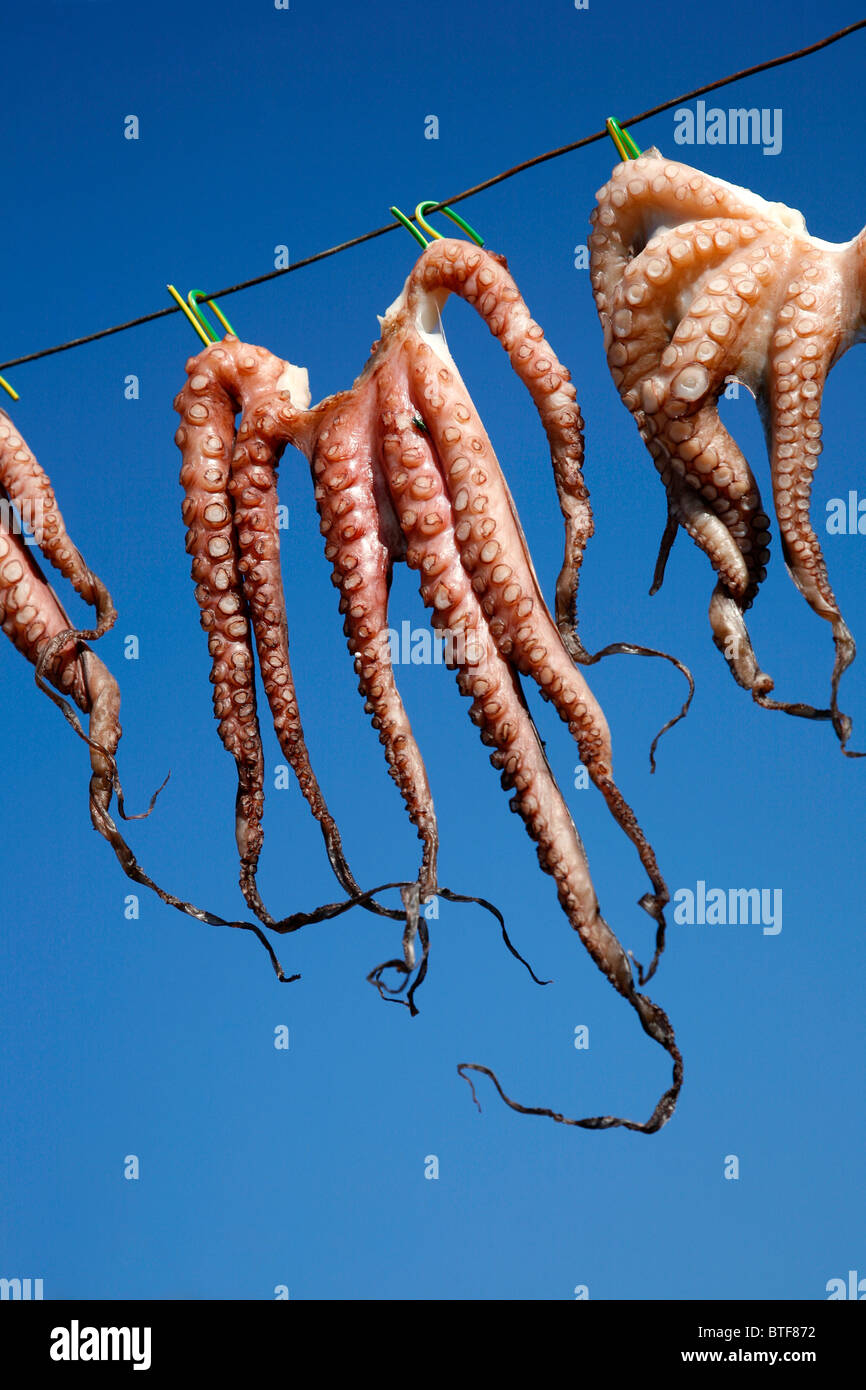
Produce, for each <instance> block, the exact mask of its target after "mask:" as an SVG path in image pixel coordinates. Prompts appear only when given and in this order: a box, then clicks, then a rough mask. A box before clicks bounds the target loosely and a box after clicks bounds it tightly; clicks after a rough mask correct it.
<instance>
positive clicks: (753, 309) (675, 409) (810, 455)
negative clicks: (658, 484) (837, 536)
mask: <svg viewBox="0 0 866 1390" xmlns="http://www.w3.org/2000/svg"><path fill="white" fill-rule="evenodd" d="M591 220H592V222H593V225H594V230H593V232H592V234H591V236H590V239H589V245H590V253H591V255H590V272H591V279H592V285H593V291H594V294H595V301H596V307H597V309H598V313H599V318H600V320H601V323H602V328H603V330H604V342H605V348H606V349H607V351H608V362H609V364H610V366H611V371H612V372H613V373H614V382H615V385H616V387H617V390H618V391H619V393H620V395H621V396H622V399H623V401H624V403H625V404H626V406H627V407H628V409H629V410H630V411H631V413H632V415H633V416H634V418H635V422H636V424H637V426H638V429H639V431H640V433H641V436H642V438H643V439H644V442H645V443H646V444H647V446H648V448H649V450H650V453H651V454H652V457H653V460H654V462H655V465H656V467H657V469H658V470H659V472H660V474H661V476H662V480H663V482H664V484H665V488H666V491H667V496H668V519H667V525H666V528H665V533H664V537H663V541H662V547H661V550H660V554H659V561H658V563H657V565H656V572H655V579H654V583H653V589H652V592H655V591H656V590H657V589H658V588H659V586H660V584H661V581H662V578H663V575H664V566H665V561H666V559H667V555H668V553H669V551H670V548H671V545H672V544H673V539H674V536H675V535H676V531H677V529H678V528H679V527H682V528H683V529H684V530H686V531H687V532H688V533H689V534H690V535H691V537H692V539H693V540H694V541H695V542H696V544H697V545H699V546H700V547H701V548H702V549H703V550H704V551H705V552H706V553H707V555H708V557H709V559H710V561H711V563H712V565H713V568H714V569H715V571H716V575H717V581H718V582H717V585H716V589H715V591H714V594H713V597H712V600H711V603H710V622H711V626H712V630H713V640H714V642H715V644H716V646H717V647H718V648H719V650H720V651H722V652H723V654H724V656H725V659H726V660H727V662H728V665H729V667H730V670H731V672H732V674H733V676H734V678H735V680H736V681H737V682H738V683H739V684H740V685H741V686H743V687H744V688H745V689H747V690H748V691H750V693H751V695H752V697H753V699H754V700H755V701H756V703H758V704H760V705H762V706H763V707H765V708H768V709H774V710H781V711H783V712H785V713H787V714H791V715H797V716H800V717H803V718H808V719H822V720H829V721H831V722H832V725H833V728H834V731H835V733H836V736H837V738H838V740H839V743H840V746H841V749H842V751H843V752H844V753H845V754H846V756H848V757H859V756H861V755H860V754H857V753H853V752H852V751H850V750H849V749H848V748H847V746H846V745H847V742H848V738H849V736H850V732H851V720H850V718H849V716H848V715H846V714H844V713H842V711H840V709H839V706H838V689H839V682H840V680H841V677H842V675H843V674H844V672H845V671H846V669H847V668H848V666H850V664H851V662H852V661H853V659H854V655H855V647H854V641H853V638H852V636H851V633H850V632H849V630H848V627H847V626H846V624H845V622H844V620H843V618H842V615H841V612H840V610H839V606H838V604H837V601H836V598H835V596H834V594H833V590H832V588H831V587H830V583H829V579H828V576H827V570H826V565H825V562H824V557H823V555H822V552H821V547H820V544H819V542H818V538H817V536H816V535H815V532H814V530H813V528H812V526H811V523H810V520H809V500H810V493H811V485H812V478H813V475H814V472H815V469H816V466H817V461H818V456H819V454H820V451H821V439H820V436H821V425H820V407H821V395H822V391H823V388H824V382H825V381H826V378H827V375H828V373H829V371H830V369H831V367H832V366H833V365H834V364H835V363H836V362H837V361H838V360H839V358H840V357H841V356H842V354H843V353H844V352H846V351H847V349H848V348H849V347H851V346H852V345H853V344H854V343H855V342H861V341H863V339H864V338H866V230H864V231H862V232H861V233H860V234H859V236H857V237H856V238H854V239H853V240H852V241H850V242H847V243H845V244H841V245H834V244H832V243H829V242H825V241H821V240H819V239H817V238H815V237H813V236H810V234H809V232H808V231H807V228H806V224H805V221H804V219H803V217H802V214H801V213H799V212H797V211H796V210H794V209H792V208H788V207H786V206H785V205H784V204H782V203H768V202H766V201H765V200H764V199H762V198H760V197H758V196H757V195H756V194H754V193H750V192H749V191H748V190H747V189H742V188H735V187H733V186H732V185H730V184H728V183H726V182H725V181H724V180H721V179H716V178H714V177H713V176H712V175H709V174H702V173H700V172H699V171H697V170H694V169H690V168H689V167H688V166H686V165H683V164H677V163H675V162H673V161H665V160H664V159H663V157H662V156H661V154H660V153H659V151H658V150H655V149H652V150H648V151H646V152H645V154H644V155H642V156H641V158H640V159H639V160H636V161H633V162H632V161H627V162H624V163H622V164H620V165H618V166H617V168H616V169H615V170H614V172H613V174H612V176H611V179H610V181H609V182H608V183H607V184H606V185H605V186H604V188H602V189H601V190H600V192H599V194H598V198H597V206H596V208H595V209H594V211H593V213H592V218H591ZM662 265H663V266H665V267H667V268H669V269H670V274H668V273H667V271H666V273H665V274H664V275H662V274H661V273H660V271H659V270H658V267H659V266H662ZM730 379H736V380H737V381H740V382H742V383H743V385H745V386H746V387H747V389H748V390H749V391H750V392H751V394H752V395H753V396H754V397H755V399H756V400H757V403H758V407H759V410H760V412H761V415H762V418H763V422H764V428H765V433H766V437H767V447H768V453H769V458H770V473H771V478H772V485H773V498H774V505H775V512H776V517H777V520H778V523H779V529H780V532H781V538H782V551H783V556H784V559H785V562H786V564H787V567H788V570H789V573H790V574H791V577H792V579H793V580H794V583H795V584H796V585H797V588H798V589H799V590H800V592H801V593H802V594H803V596H804V598H805V599H806V601H807V603H808V604H809V605H810V607H811V608H812V610H813V612H815V613H816V614H817V615H818V616H819V617H821V618H824V619H825V621H827V622H829V623H830V625H831V628H832V632H833V640H834V645H835V660H834V665H833V671H832V676H831V683H830V704H829V708H827V709H817V708H814V707H813V706H811V705H808V704H804V703H802V702H789V701H780V700H775V699H772V698H771V697H770V693H769V692H770V691H771V690H772V689H773V681H772V679H771V678H770V677H769V676H768V675H767V673H766V672H764V671H762V670H761V668H760V665H759V663H758V661H757V658H756V656H755V653H754V650H753V648H752V644H751V640H750V638H749V635H748V631H747V629H746V625H745V621H744V617H743V615H744V614H745V612H746V611H747V610H748V608H749V607H750V605H751V604H752V602H753V601H754V599H755V597H756V595H757V592H758V588H759V586H760V584H761V581H762V580H763V578H764V576H765V573H766V564H767V561H768V559H769V549H768V547H769V530H768V526H769V522H768V519H767V517H766V515H765V514H764V511H763V507H762V505H761V499H760V494H759V492H758V488H757V484H756V482H755V480H754V477H753V476H752V473H751V470H750V469H749V466H748V464H747V462H746V460H745V459H744V458H743V456H742V454H741V453H740V451H739V450H738V448H737V446H736V444H735V443H734V441H733V439H732V438H731V436H730V435H729V433H728V432H727V430H725V429H724V427H723V426H722V424H721V422H720V420H719V417H718V401H719V398H720V396H721V395H722V393H723V391H724V389H725V385H726V382H727V381H728V380H730Z"/></svg>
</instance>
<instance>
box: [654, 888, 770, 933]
mask: <svg viewBox="0 0 866 1390" xmlns="http://www.w3.org/2000/svg"><path fill="white" fill-rule="evenodd" d="M673 917H674V921H675V922H677V923H678V924H679V925H680V926H688V927H693V926H698V927H717V926H718V927H725V926H730V927H736V926H762V927H763V929H764V936H778V935H779V932H780V931H781V930H782V890H781V888H708V887H707V885H706V883H705V881H704V880H703V879H702V878H699V879H698V882H697V884H696V886H695V889H694V891H693V890H692V889H691V888H678V889H677V890H676V892H675V893H674V895H673Z"/></svg>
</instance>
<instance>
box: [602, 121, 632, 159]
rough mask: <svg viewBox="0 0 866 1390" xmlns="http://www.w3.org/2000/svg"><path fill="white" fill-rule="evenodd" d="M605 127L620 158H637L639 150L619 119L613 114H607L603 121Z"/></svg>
mask: <svg viewBox="0 0 866 1390" xmlns="http://www.w3.org/2000/svg"><path fill="white" fill-rule="evenodd" d="M605 129H606V130H607V133H608V135H609V136H610V138H611V140H612V141H613V143H614V144H615V145H616V148H617V153H618V154H619V157H620V159H623V160H625V159H638V158H639V157H640V154H641V151H640V149H639V148H638V146H637V145H636V144H635V142H634V140H632V138H631V136H630V135H629V133H628V131H627V130H626V129H625V128H624V127H623V126H621V125H620V123H619V121H618V120H616V119H615V118H614V117H613V116H608V118H607V120H606V121H605Z"/></svg>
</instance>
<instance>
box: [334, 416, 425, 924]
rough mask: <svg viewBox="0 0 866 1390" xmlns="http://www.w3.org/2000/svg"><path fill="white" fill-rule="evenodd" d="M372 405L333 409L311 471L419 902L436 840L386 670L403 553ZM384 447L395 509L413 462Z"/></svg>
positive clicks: (413, 746) (415, 756) (413, 749)
mask: <svg viewBox="0 0 866 1390" xmlns="http://www.w3.org/2000/svg"><path fill="white" fill-rule="evenodd" d="M375 403H376V393H375V389H374V388H372V389H369V390H368V392H367V393H365V395H364V396H362V397H361V400H360V403H359V404H358V405H357V406H355V407H353V408H352V409H351V410H350V409H349V408H348V407H347V406H342V407H341V406H337V407H336V408H335V410H334V412H333V413H332V414H330V415H329V418H328V422H327V425H326V427H325V428H324V429H323V430H322V431H321V433H320V434H319V435H318V439H317V442H316V446H315V450H314V452H313V455H312V464H311V467H312V473H313V478H314V481H315V495H316V505H317V506H318V509H319V515H320V517H321V529H322V533H323V535H324V537H325V555H326V557H327V558H328V559H329V560H330V561H331V562H332V565H333V576H332V577H333V582H334V584H335V586H336V587H337V588H338V589H339V590H340V611H341V612H342V613H343V615H344V629H343V630H344V632H345V634H346V638H347V643H348V648H349V651H350V653H351V654H352V656H353V657H354V658H355V670H356V672H357V675H358V690H359V692H360V693H361V695H362V696H363V697H364V700H365V706H364V707H365V709H366V710H367V712H368V714H370V716H371V719H372V723H373V727H374V729H376V730H377V731H378V734H379V742H380V743H381V744H382V746H383V748H384V750H385V759H386V761H387V763H388V770H389V772H390V774H391V777H392V778H393V780H394V782H395V783H396V785H397V788H398V790H399V792H400V795H401V796H402V797H403V800H404V802H405V804H406V809H407V811H408V813H409V818H410V820H411V821H412V824H413V825H414V826H415V828H416V830H417V832H418V838H419V839H420V840H421V843H422V845H423V854H422V862H421V869H420V873H419V879H418V884H419V889H420V895H421V896H420V901H422V902H423V901H425V900H426V898H427V897H428V896H429V894H430V893H431V892H433V891H435V889H436V888H437V879H436V856H437V849H438V844H439V832H438V828H437V825H436V815H435V811H434V809H433V798H432V795H431V792H430V785H429V783H428V781H427V772H426V769H425V767H424V762H423V759H422V757H421V753H420V751H419V749H418V745H417V743H416V742H415V737H414V735H413V733H412V727H411V724H410V723H409V719H408V716H407V714H406V710H405V708H404V706H403V702H402V700H401V698H400V693H399V691H398V689H397V684H396V681H395V679H394V670H393V667H392V665H391V653H390V643H389V633H388V592H389V589H390V582H391V566H392V562H393V560H394V558H395V557H399V556H400V555H401V554H402V552H403V546H402V544H401V543H400V542H399V541H398V540H397V539H396V535H395V532H397V529H398V528H397V523H396V521H394V520H393V519H392V520H391V524H390V525H389V524H388V519H387V518H386V517H385V516H384V508H383V505H382V500H380V499H378V498H377V496H376V490H375V483H374V471H373V457H372V451H371V445H370V439H371V437H372V434H373V429H372V425H371V420H370V415H371V412H372V409H373V407H374V405H375ZM382 443H383V450H382V452H383V462H384V466H385V474H386V480H387V481H388V483H389V484H391V485H392V495H393V496H394V502H395V505H399V503H398V500H397V499H398V496H399V489H397V488H394V487H393V479H394V478H395V477H399V476H402V478H403V479H406V478H407V475H406V473H405V468H406V467H407V466H411V464H412V462H413V460H411V459H410V458H409V456H408V454H407V456H406V457H405V458H403V457H401V456H399V455H398V456H397V457H396V458H394V457H393V455H392V453H391V452H390V451H389V449H388V441H387V439H385V440H383V441H382ZM401 468H402V469H403V471H402V474H401ZM410 563H411V559H410Z"/></svg>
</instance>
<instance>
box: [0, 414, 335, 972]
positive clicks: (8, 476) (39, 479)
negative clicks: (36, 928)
mask: <svg viewBox="0 0 866 1390" xmlns="http://www.w3.org/2000/svg"><path fill="white" fill-rule="evenodd" d="M13 508H14V512H13V510H12V509H13ZM22 518H24V519H25V520H26V521H27V522H29V523H30V524H31V525H32V529H33V542H34V544H35V545H36V546H38V548H39V549H40V551H41V553H42V555H43V556H44V558H45V559H46V560H47V561H48V562H49V563H50V564H51V565H53V567H54V568H55V569H56V570H58V571H59V573H60V574H61V575H62V576H63V577H64V578H65V579H67V580H69V582H70V583H71V584H72V586H73V588H74V589H75V591H76V593H78V594H79V595H80V596H81V598H82V599H84V601H85V603H88V604H90V605H92V606H93V608H94V609H95V613H96V626H95V627H94V628H92V629H89V630H87V631H79V630H77V629H75V628H74V627H73V624H72V623H71V622H70V620H69V618H68V616H67V614H66V612H65V611H64V609H63V606H62V604H61V602H60V600H59V598H58V597H57V595H56V594H55V592H54V590H53V588H52V587H51V585H50V584H49V583H48V580H47V579H46V577H45V575H44V574H43V572H42V569H41V567H40V565H39V564H38V562H37V560H36V557H35V555H34V545H30V544H28V543H27V539H26V537H25V534H24V530H23V526H22ZM116 617H117V613H116V610H115V607H114V604H113V603H112V600H111V595H110V594H109V592H108V590H107V589H106V587H105V585H104V584H103V582H102V580H101V579H100V578H99V577H98V576H97V575H96V574H94V573H93V571H92V570H91V569H90V568H89V566H88V565H87V563H86V562H85V560H84V559H83V557H82V555H81V553H80V552H79V550H78V549H77V547H76V546H75V545H74V543H73V542H72V540H71V538H70V536H69V534H68V532H67V530H66V526H65V524H64V521H63V516H62V514H61V512H60V509H59V507H58V506H57V501H56V498H55V495H54V490H53V488H52V486H51V482H50V480H49V478H48V475H47V474H46V473H45V472H44V470H43V469H42V467H41V466H40V464H39V463H38V462H37V460H36V458H35V457H34V455H33V454H32V452H31V450H30V449H29V447H28V445H27V444H26V443H25V441H24V440H23V439H22V437H21V435H20V434H19V433H18V432H17V430H16V429H15V426H14V425H13V423H12V421H11V420H10V418H9V416H8V415H7V414H6V412H5V411H3V410H0V626H2V628H3V631H4V632H5V633H6V635H7V637H9V638H10V639H11V641H12V643H13V644H14V646H15V647H16V648H17V649H18V651H19V652H20V653H21V654H22V656H24V657H26V658H27V660H28V661H30V662H31V663H32V664H33V665H34V666H35V668H36V681H37V683H38V685H39V686H40V688H41V689H42V690H43V691H44V692H45V693H46V694H47V695H48V696H49V697H50V698H51V699H52V700H53V701H54V703H55V704H56V705H58V706H59V708H60V709H61V710H62V712H63V714H64V715H65V717H66V718H67V720H68V721H69V722H70V724H71V725H72V726H73V728H74V729H75V731H76V733H77V734H78V735H79V736H80V737H81V738H83V739H84V741H85V742H86V743H87V744H88V746H89V748H90V764H91V777H90V796H89V801H90V817H91V821H92V823H93V826H94V828H95V829H96V830H97V831H98V832H99V833H100V835H102V836H103V837H104V838H105V839H106V840H108V842H109V844H110V845H111V847H112V849H113V850H114V853H115V855H116V856H117V859H118V861H119V863H120V865H121V867H122V868H123V871H124V873H125V874H127V876H128V877H129V878H131V879H133V880H134V881H135V882H136V883H140V884H143V885H144V886H145V887H147V888H150V889H152V890H153V892H155V893H156V894H157V895H158V896H159V897H160V898H161V899H162V901H163V902H165V903H168V904H169V905H170V906H172V907H175V908H177V909H178V910H179V911H181V912H184V913H186V914H187V915H188V916H192V917H195V918H196V919H197V920H198V921H201V922H208V923H210V924H211V925H214V926H231V927H238V928H242V929H243V930H246V931H252V932H253V933H254V934H255V935H256V936H257V937H258V938H259V940H260V941H261V942H262V944H263V946H264V947H265V949H266V950H267V952H268V954H269V956H270V959H271V962H272V964H273V966H274V969H275V971H276V973H277V976H278V978H279V979H281V980H285V979H287V978H290V977H287V976H286V975H284V973H283V971H282V968H281V966H280V964H279V961H278V960H277V958H276V956H275V955H274V952H273V949H272V947H271V945H270V943H269V942H268V940H267V938H266V937H265V936H264V934H263V932H262V931H261V929H260V928H259V927H258V926H257V925H255V924H254V923H250V922H242V921H227V920H226V919H225V918H223V917H219V916H217V915H216V914H215V913H212V912H208V911H205V910H204V909H202V908H199V907H196V906H195V905H194V904H192V903H189V902H185V901H184V900H183V899H181V898H177V897H175V896H174V894H172V893H169V892H166V891H165V890H164V889H163V888H160V887H159V886H158V885H157V884H156V883H154V881H153V880H152V879H151V878H150V877H149V876H148V875H147V874H146V873H145V872H144V870H143V869H142V868H141V866H140V864H139V863H138V861H137V859H136V858H135V855H134V854H133V852H132V850H131V849H130V848H129V846H128V845H127V843H126V841H125V840H124V838H123V836H122V835H121V834H120V831H119V830H118V827H117V825H116V823H115V821H114V819H113V817H112V815H111V810H110V808H111V802H112V798H113V795H114V794H115V793H116V794H117V799H118V809H119V812H120V815H121V816H122V817H123V818H124V819H127V820H131V819H138V817H133V816H127V815H126V813H125V810H124V806H123V793H122V789H121V786H120V781H119V779H118V775H117V764H116V753H117V748H118V744H119V742H120V736H121V727H120V691H119V689H118V685H117V682H116V680H115V679H114V677H113V675H112V674H111V672H110V671H109V670H108V668H107V667H106V666H105V664H104V663H103V662H102V661H101V660H100V659H99V657H98V656H97V655H96V654H95V652H93V651H92V650H91V649H90V647H89V646H88V645H87V644H88V643H90V642H95V641H97V640H98V639H99V638H100V637H101V636H102V635H103V634H104V633H105V632H107V631H108V630H109V628H111V626H112V625H113V623H114V621H115V619H116ZM52 686H53V687H54V688H53V689H52ZM73 705H77V707H78V709H79V710H80V711H81V712H82V713H83V714H85V715H87V716H88V732H87V733H85V732H84V729H83V728H82V725H81V722H80V720H79V718H78V716H77V714H76V713H75V710H74V709H73V707H72V706H73ZM155 800H156V797H154V798H153V799H152V800H151V809H152V807H153V804H154V801H155ZM145 814H149V812H145ZM323 915H324V916H327V915H330V913H329V911H328V910H327V909H325V910H324V913H323ZM294 920H295V922H296V924H297V925H302V924H303V923H305V922H306V921H319V920H322V916H321V915H319V914H317V913H313V914H307V915H303V914H298V916H297V917H296V919H294ZM293 978H298V977H297V976H295V977H293Z"/></svg>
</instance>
